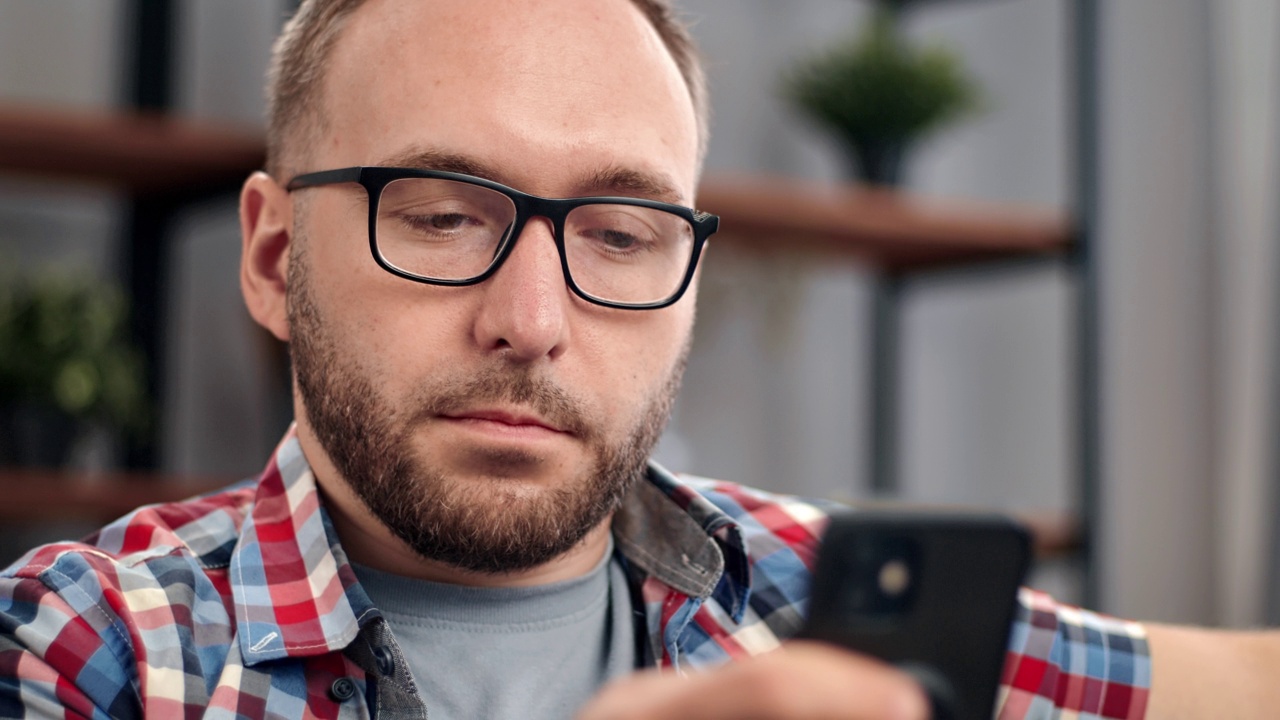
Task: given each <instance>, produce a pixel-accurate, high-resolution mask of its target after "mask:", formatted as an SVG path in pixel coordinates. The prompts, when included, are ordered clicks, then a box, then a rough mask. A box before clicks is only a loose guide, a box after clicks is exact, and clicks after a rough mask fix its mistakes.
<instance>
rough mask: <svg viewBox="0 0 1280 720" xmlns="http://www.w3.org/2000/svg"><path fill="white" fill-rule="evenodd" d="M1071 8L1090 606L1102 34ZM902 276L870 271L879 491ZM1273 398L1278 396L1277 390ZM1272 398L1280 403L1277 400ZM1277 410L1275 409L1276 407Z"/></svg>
mask: <svg viewBox="0 0 1280 720" xmlns="http://www.w3.org/2000/svg"><path fill="white" fill-rule="evenodd" d="M1071 7H1072V9H1073V14H1072V16H1071V23H1072V27H1071V33H1072V42H1071V48H1072V59H1073V70H1074V73H1073V77H1072V90H1073V94H1074V100H1075V117H1074V120H1075V123H1074V128H1073V131H1074V133H1073V140H1074V156H1075V168H1074V171H1075V172H1074V177H1073V181H1074V182H1073V193H1074V197H1073V204H1074V216H1075V236H1074V238H1073V240H1074V242H1073V243H1072V246H1071V251H1070V253H1069V254H1068V256H1067V258H1066V261H1067V263H1068V266H1069V267H1070V268H1071V269H1073V270H1074V271H1075V273H1076V276H1077V282H1078V288H1079V291H1078V292H1077V294H1076V295H1077V306H1076V317H1075V332H1076V356H1075V366H1076V384H1077V385H1076V403H1075V407H1074V412H1075V418H1074V421H1075V429H1076V437H1075V438H1074V439H1075V442H1076V444H1077V447H1078V462H1079V465H1078V467H1077V469H1076V472H1077V477H1076V503H1077V513H1078V516H1079V522H1080V541H1081V549H1080V553H1081V573H1082V596H1083V597H1082V602H1083V604H1084V605H1086V606H1088V607H1098V603H1099V601H1100V600H1101V591H1100V587H1099V578H1098V567H1099V558H1098V547H1097V536H1098V531H1099V523H1100V517H1101V505H1102V499H1101V476H1102V442H1103V438H1102V429H1101V428H1102V422H1101V418H1102V393H1101V384H1100V376H1101V345H1100V335H1099V312H1100V307H1101V304H1100V300H1099V295H1100V292H1101V283H1100V280H1099V273H1098V254H1097V249H1096V244H1097V235H1098V225H1099V217H1100V206H1101V197H1100V193H1099V187H1100V184H1101V180H1100V174H1101V168H1100V164H1099V160H1100V152H1101V151H1100V143H1101V139H1100V138H1101V131H1100V128H1101V114H1100V109H1099V107H1100V101H1099V97H1100V92H1099V82H1100V78H1101V72H1100V66H1101V56H1100V51H1101V33H1100V22H1099V6H1098V1H1097V0H1073V1H1072V3H1071ZM906 281H907V278H906V277H905V276H904V275H903V274H901V273H898V272H890V273H888V274H886V275H883V276H881V277H877V278H875V279H874V281H873V286H872V296H871V363H870V369H871V372H870V385H871V402H870V408H869V409H870V413H871V458H870V460H871V462H870V470H871V482H870V485H871V489H872V491H873V492H874V493H875V494H877V495H889V494H892V493H894V492H896V491H897V489H898V486H899V480H898V441H897V434H898V430H899V428H898V403H899V400H900V398H899V396H898V385H899V378H898V372H899V370H898V367H899V356H900V354H901V352H900V339H899V321H900V318H899V316H898V314H899V312H900V305H901V302H902V297H903V295H904V293H905V291H906V287H905V284H906ZM1277 397H1280V390H1278V391H1277ZM1277 405H1278V407H1280V401H1278V403H1277ZM1277 415H1278V416H1280V411H1278V412H1277ZM1278 472H1280V470H1278ZM1277 484H1278V485H1280V483H1277ZM1278 504H1280V501H1278ZM1275 547H1276V555H1277V557H1280V525H1278V526H1277V529H1276V539H1275ZM1272 584H1273V586H1275V588H1276V589H1275V591H1274V594H1275V597H1276V601H1275V603H1274V607H1275V614H1276V615H1277V617H1280V572H1277V575H1276V579H1275V580H1274V581H1273V583H1272Z"/></svg>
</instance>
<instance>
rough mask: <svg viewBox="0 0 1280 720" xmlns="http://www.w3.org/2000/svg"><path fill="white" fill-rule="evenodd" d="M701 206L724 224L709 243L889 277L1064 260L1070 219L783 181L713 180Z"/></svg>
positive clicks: (889, 192) (985, 205) (1003, 207)
mask: <svg viewBox="0 0 1280 720" xmlns="http://www.w3.org/2000/svg"><path fill="white" fill-rule="evenodd" d="M698 207H699V209H701V210H705V211H707V212H710V213H714V214H716V215H719V216H720V218H721V221H720V233H719V234H718V235H716V237H715V238H713V239H712V242H713V243H714V242H718V241H721V240H720V239H721V238H722V237H723V238H724V241H727V242H732V243H734V244H735V245H743V246H747V247H749V248H751V249H752V250H756V251H763V252H770V253H778V252H792V251H800V252H806V253H818V254H824V255H834V256H838V257H844V258H852V259H854V260H856V261H858V262H860V263H863V264H866V265H869V266H871V267H874V268H877V269H881V270H887V271H908V270H916V269H927V268H934V267H947V266H955V265H962V264H967V263H973V262H981V261H986V260H996V259H1004V258H1011V257H1020V256H1034V255H1050V254H1057V253H1062V252H1064V251H1065V250H1067V249H1068V248H1069V247H1070V244H1071V235H1072V233H1071V226H1070V223H1068V221H1067V219H1066V214H1065V213H1061V212H1054V211H1048V210H1039V209H1034V208H1026V207H1018V206H1010V205H1001V204H998V203H983V202H971V201H959V200H941V199H932V198H923V197H918V196H915V195H909V194H904V193H900V192H896V191H893V190H885V189H876V188H869V187H859V186H856V185H835V184H831V183H820V182H814V181H806V180H797V179H791V178H782V177H748V176H710V177H708V178H707V179H706V180H704V181H703V183H702V186H701V188H699V192H698Z"/></svg>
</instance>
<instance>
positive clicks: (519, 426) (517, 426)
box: [440, 409, 573, 435]
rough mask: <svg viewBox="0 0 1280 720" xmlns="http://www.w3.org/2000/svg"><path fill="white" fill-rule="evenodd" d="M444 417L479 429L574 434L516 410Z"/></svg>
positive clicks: (539, 417)
mask: <svg viewBox="0 0 1280 720" xmlns="http://www.w3.org/2000/svg"><path fill="white" fill-rule="evenodd" d="M440 417H441V418H442V419H444V420H446V421H449V422H453V423H458V424H462V425H466V426H471V427H474V428H475V429H477V430H485V431H489V432H498V433H503V434H517V435H546V434H556V435H572V434H573V433H572V432H570V431H569V430H568V429H566V428H564V427H561V426H560V425H558V424H556V423H554V422H552V421H550V420H548V419H546V418H544V417H542V416H540V415H536V414H532V413H526V412H520V411H515V410H499V409H473V410H463V411H458V412H451V413H445V414H443V415H441V416H440Z"/></svg>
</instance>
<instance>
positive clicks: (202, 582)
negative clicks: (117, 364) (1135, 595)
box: [0, 433, 1150, 718]
mask: <svg viewBox="0 0 1280 720" xmlns="http://www.w3.org/2000/svg"><path fill="white" fill-rule="evenodd" d="M648 480H649V482H641V483H639V484H638V485H637V486H636V487H635V489H634V491H633V492H632V493H631V495H630V496H629V497H628V498H627V501H626V502H625V504H624V507H623V509H622V510H620V511H619V513H618V514H617V515H616V516H615V518H614V524H613V527H614V539H615V547H616V548H617V552H618V553H619V556H620V558H621V559H622V561H623V564H624V567H625V568H626V569H627V572H628V575H629V577H630V578H631V581H632V584H633V596H634V597H635V598H636V600H635V602H636V607H637V611H640V610H641V606H642V610H643V615H644V623H645V624H644V626H643V627H639V628H637V630H638V640H640V642H641V644H642V645H644V646H646V647H645V648H644V652H645V655H646V657H648V658H649V660H650V662H652V663H655V664H660V665H662V666H664V667H668V668H674V669H675V670H676V671H677V672H686V671H692V670H696V669H699V668H705V667H709V666H714V665H717V664H720V663H722V662H725V661H727V660H733V659H736V658H742V657H747V656H750V655H755V654H758V653H762V652H766V651H768V650H770V649H773V648H775V647H777V646H778V644H779V643H780V642H781V641H782V640H785V639H786V638H788V637H791V636H792V635H794V634H795V633H796V632H797V631H798V629H799V627H800V624H801V619H802V615H803V613H804V610H805V606H806V603H807V592H808V584H809V583H808V578H809V573H810V570H811V569H812V567H813V562H814V555H815V551H816V548H817V544H818V540H819V538H820V536H821V533H822V530H823V528H824V527H825V524H826V521H827V516H826V514H825V512H824V511H823V509H822V508H821V507H819V506H817V505H814V504H812V503H808V502H803V501H800V500H796V499H793V498H787V497H781V496H776V495H771V494H768V493H762V492H758V491H752V490H747V489H744V488H742V487H740V486H736V485H732V484H728V483H718V482H711V481H706V480H696V479H690V480H684V481H682V480H677V479H676V478H675V477H673V476H672V475H670V474H668V473H666V472H665V471H663V470H661V469H660V468H657V467H656V466H654V467H652V468H651V470H650V472H649V475H648ZM1020 599H1021V605H1022V607H1021V608H1020V610H1019V613H1018V617H1017V620H1016V623H1015V627H1014V629H1013V632H1012V634H1011V639H1010V647H1009V651H1008V658H1007V662H1006V667H1005V673H1004V684H1003V687H1002V688H1001V692H1000V710H999V711H998V714H999V717H1000V718H1140V717H1142V716H1143V714H1144V710H1145V707H1146V697H1147V688H1148V687H1149V685H1150V661H1149V658H1148V654H1147V646H1146V641H1145V639H1144V633H1143V631H1142V628H1141V626H1140V625H1138V624H1136V623H1128V622H1122V621H1118V620H1112V619H1108V618H1103V617H1100V616H1098V615H1094V614H1091V613H1087V612H1084V611H1081V610H1077V609H1074V608H1068V607H1065V606H1061V605H1058V604H1055V603H1054V602H1053V601H1052V600H1050V599H1049V598H1048V597H1046V596H1044V595H1041V594H1037V593H1033V592H1030V591H1024V592H1023V593H1022V595H1021V598H1020ZM637 622H639V619H638V620H637ZM143 715H147V716H151V717H165V718H169V717H196V716H199V717H206V718H232V717H250V718H257V717H266V716H274V717H288V718H301V717H341V718H356V717H375V716H376V717H382V718H392V717H397V718H398V717H425V715H426V703H424V701H423V699H422V698H421V697H420V696H419V694H418V691H417V689H416V687H415V685H414V683H413V680H412V678H411V677H409V675H408V672H407V665H406V664H405V662H404V659H403V657H402V656H401V655H400V651H399V648H398V647H397V646H396V644H395V641H394V639H393V638H392V636H391V633H390V631H389V630H388V628H387V625H386V622H385V621H384V620H383V618H382V616H381V614H380V613H379V612H378V609H377V608H375V607H374V606H373V604H372V603H371V602H370V601H369V598H368V597H367V596H366V595H365V593H364V591H363V590H362V589H361V587H360V585H359V583H358V582H357V581H356V578H355V575H354V574H353V573H352V570H351V566H350V564H349V561H348V559H347V556H346V554H345V553H344V552H343V550H342V546H341V545H340V544H339V542H338V538H337V535H336V533H335V532H334V529H333V526H332V524H331V523H330V521H329V518H328V516H327V514H326V513H325V511H324V509H323V507H322V506H321V503H320V496H319V494H318V493H317V491H316V486H315V481H314V478H313V476H312V474H311V469H310V466H309V465H308V464H307V462H306V459H305V458H304V457H303V456H302V451H301V449H300V447H299V445H298V442H297V440H296V438H295V437H294V436H293V434H292V433H290V435H288V436H287V437H286V438H285V440H284V442H283V443H282V444H281V445H280V447H279V448H278V449H277V451H276V454H275V456H274V457H273V458H272V461H271V462H270V463H269V464H268V466H267V468H266V470H265V471H264V472H263V474H262V476H261V477H260V478H258V480H257V481H256V482H246V483H242V484H240V485H237V486H233V487H231V488H228V489H226V490H224V491H221V492H218V493H216V494H213V495H209V496H205V497H201V498H196V499H193V500H188V501H185V502H179V503H172V504H167V505H156V506H149V507H144V508H140V509H138V510H136V511H134V512H133V513H130V514H129V515H127V516H125V517H124V518H121V519H120V520H118V521H116V522H114V523H112V524H110V525H108V526H106V527H104V528H103V529H102V530H100V531H98V532H97V533H95V534H94V535H93V536H91V537H90V538H88V539H86V540H85V541H83V542H79V543H70V542H68V543H58V544H53V545H47V546H44V547H40V548H37V549H35V550H32V551H31V552H29V553H28V554H27V555H26V556H24V557H23V558H22V559H21V560H19V561H18V562H17V563H15V564H14V565H12V566H11V567H9V568H8V569H6V570H4V571H3V573H0V717H4V718H19V717H33V716H36V717H58V718H63V717H66V718H70V717H76V718H80V717H84V718H107V717H117V718H127V717H140V716H143Z"/></svg>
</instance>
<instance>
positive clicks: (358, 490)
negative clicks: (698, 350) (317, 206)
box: [287, 236, 689, 574]
mask: <svg viewBox="0 0 1280 720" xmlns="http://www.w3.org/2000/svg"><path fill="white" fill-rule="evenodd" d="M300 240H302V238H301V237H300V236H295V242H294V245H293V247H294V248H295V250H294V251H293V253H292V257H291V259H290V265H289V267H290V282H289V291H288V300H287V301H288V318H289V327H290V337H291V341H290V354H291V357H292V361H293V369H294V377H295V380H296V386H297V392H298V394H299V396H300V397H301V400H302V406H303V410H304V412H305V413H306V417H307V421H308V422H309V424H310V426H311V428H312V429H313V431H314V432H315V435H316V438H317V439H318V440H319V442H320V444H321V446H322V447H323V448H324V449H325V452H326V453H327V454H328V456H329V458H330V460H331V461H332V462H333V464H334V466H335V467H336V468H337V470H338V472H339V473H341V475H342V478H343V480H345V481H346V483H347V484H348V485H349V486H350V487H351V489H352V490H353V491H354V493H355V494H356V496H357V497H359V498H360V500H361V502H363V503H364V504H365V506H366V507H368V509H369V510H370V511H371V512H372V513H373V515H374V516H375V517H377V518H378V519H379V520H381V522H382V523H383V524H384V525H386V527H387V528H388V529H390V530H391V532H392V533H394V534H395V535H396V536H397V537H399V538H400V539H401V540H402V541H404V542H405V543H406V544H407V545H408V546H409V547H410V548H411V549H412V550H413V551H414V552H415V553H417V554H418V555H419V556H421V557H423V558H425V559H428V560H433V561H438V562H442V563H446V564H448V565H451V566H453V567H456V568H460V569H463V570H468V571H472V572H478V573H489V574H498V573H508V572H514V571H519V570H527V569H530V568H533V567H537V566H539V565H542V564H544V563H546V562H549V561H550V560H553V559H554V558H556V557H558V556H560V555H562V554H564V553H565V552H567V551H568V550H570V549H572V548H573V547H574V546H575V545H577V544H578V543H579V542H581V541H582V539H583V538H584V537H585V536H586V534H587V533H588V532H590V531H591V530H592V529H594V528H596V527H597V526H598V525H599V524H600V523H601V522H603V521H604V520H605V519H606V518H608V517H610V516H611V515H612V514H613V512H614V511H616V510H617V509H618V507H619V506H620V505H621V503H622V499H623V497H624V496H625V495H626V493H627V491H628V490H629V489H630V487H631V485H632V484H633V483H634V482H636V480H637V479H638V478H640V477H641V475H642V474H643V473H644V470H645V466H646V463H647V460H648V457H649V454H650V452H651V451H652V450H653V447H654V445H656V444H657V441H658V438H659V436H660V435H661V434H662V430H663V428H664V427H665V426H666V424H667V420H668V419H669V418H670V415H671V408H672V404H673V403H674V401H675V397H676V395H677V393H678V392H679V387H680V379H681V377H682V376H683V374H684V367H685V361H686V359H687V357H688V352H689V343H688V342H686V343H685V344H684V346H683V347H682V348H681V350H680V352H679V354H678V356H677V359H676V362H675V364H674V366H673V367H672V369H671V371H670V373H669V374H668V376H667V377H666V379H665V381H664V383H663V384H662V386H661V387H660V388H659V390H658V391H657V392H656V393H654V394H653V395H652V396H651V397H648V398H643V399H642V402H641V403H640V405H639V408H638V413H637V415H636V419H635V420H634V421H633V422H632V423H631V426H630V427H629V428H624V431H623V432H622V433H621V434H620V437H618V438H616V439H611V438H608V437H606V436H605V435H604V433H603V430H602V429H603V428H604V427H606V424H605V423H604V422H603V420H604V418H602V417H597V416H593V415H592V414H591V413H589V412H587V410H585V409H584V404H583V403H581V402H579V401H577V400H575V399H574V398H573V397H572V396H571V395H570V394H569V393H567V392H566V391H565V390H564V389H562V388H561V387H559V386H558V385H556V384H555V383H554V382H552V381H550V380H547V379H545V378H542V377H539V376H537V375H535V374H534V373H533V372H532V369H531V368H530V367H529V366H528V365H523V364H517V363H513V362H510V361H507V360H505V359H501V358H497V357H495V358H492V359H488V360H483V361H481V363H480V364H478V365H477V366H476V367H453V368H450V369H447V370H446V369H443V368H442V370H441V372H440V373H439V374H438V375H437V376H435V377H433V378H432V379H431V380H430V381H427V382H424V383H422V384H420V385H419V386H418V387H417V388H416V389H415V390H413V391H411V392H410V394H409V395H408V396H407V398H406V402H405V403H403V406H402V407H400V408H397V407H394V406H392V405H391V404H390V403H388V402H387V401H385V400H384V399H383V398H382V396H381V395H380V394H379V391H378V388H377V385H376V384H375V383H374V382H373V380H372V378H371V376H370V375H371V374H370V373H369V372H368V371H366V370H364V369H362V368H361V367H360V365H359V363H357V362H356V361H355V359H354V358H353V357H351V354H350V352H349V348H350V347H351V346H350V344H345V345H344V343H342V342H341V341H339V340H338V339H336V338H334V337H333V336H332V334H331V333H330V332H329V328H330V327H331V326H330V325H328V324H326V322H325V321H324V318H323V314H322V313H321V310H320V308H319V306H318V304H317V303H316V301H315V297H314V294H313V290H312V286H311V282H310V273H309V268H308V259H307V257H306V253H305V252H304V251H301V250H300V249H299V248H300V247H301V245H302V244H303V243H302V242H299V241H300ZM494 404H502V405H515V406H520V407H526V408H530V409H532V410H533V411H534V412H537V413H538V414H539V415H541V416H542V417H543V418H544V419H545V420H547V421H549V422H551V423H552V424H554V425H555V426H557V427H558V428H561V429H564V430H566V431H567V432H569V433H571V434H572V436H573V437H574V438H575V439H576V440H577V441H578V442H580V443H582V444H583V445H584V446H585V447H586V448H587V450H588V456H589V457H590V458H591V462H590V463H589V464H588V467H587V468H586V469H585V470H584V471H583V472H581V473H579V474H578V475H576V476H573V477H564V478H560V479H558V480H557V482H556V484H555V486H554V487H551V488H528V487H526V486H523V485H522V484H521V483H518V482H512V481H510V478H516V477H520V476H521V475H524V474H526V473H527V472H529V471H531V470H534V469H537V468H538V467H539V465H541V464H542V463H543V462H544V459H542V458H540V457H538V456H536V455H534V454H532V453H527V452H524V451H513V450H500V449H496V448H482V447H475V448H466V449H460V450H459V451H458V454H460V456H461V457H462V459H463V464H464V465H465V466H466V467H467V468H468V469H471V470H474V471H475V472H473V473H469V474H470V475H476V476H478V477H466V478H463V477H453V476H451V475H450V474H449V473H447V472H445V470H444V469H443V468H442V467H441V464H440V463H439V462H438V461H435V460H433V459H432V458H431V457H428V456H425V454H423V453H420V452H419V451H418V449H417V448H416V447H415V445H414V442H413V437H414V433H415V430H416V429H417V428H419V427H420V426H422V425H423V424H424V423H425V422H429V421H430V420H431V419H432V418H435V417H438V416H440V415H442V414H447V413H450V412H451V411H456V410H462V409H466V408H469V407H477V406H484V405H494Z"/></svg>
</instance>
